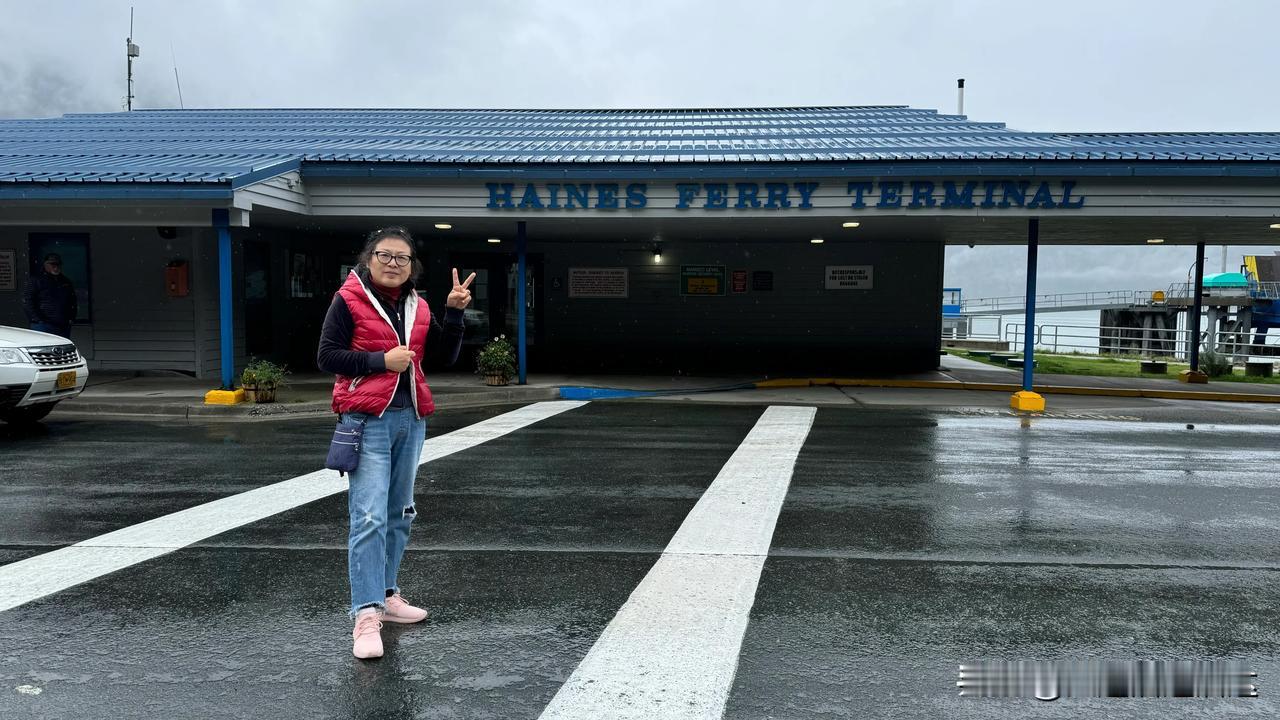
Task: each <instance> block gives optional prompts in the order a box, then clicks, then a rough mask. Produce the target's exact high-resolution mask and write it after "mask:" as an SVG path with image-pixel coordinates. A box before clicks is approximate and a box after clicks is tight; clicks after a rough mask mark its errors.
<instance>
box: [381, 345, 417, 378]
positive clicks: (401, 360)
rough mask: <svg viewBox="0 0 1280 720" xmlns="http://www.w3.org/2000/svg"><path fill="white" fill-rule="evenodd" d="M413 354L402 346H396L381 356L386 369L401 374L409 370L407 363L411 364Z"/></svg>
mask: <svg viewBox="0 0 1280 720" xmlns="http://www.w3.org/2000/svg"><path fill="white" fill-rule="evenodd" d="M413 357H414V353H413V351H412V350H410V349H409V348H407V347H405V346H404V345H398V346H396V347H394V348H392V349H390V350H388V351H387V352H386V353H385V354H384V355H383V360H384V361H385V362H386V365H387V369H388V370H390V371H392V372H397V373H402V372H404V371H405V370H408V369H409V363H411V362H413Z"/></svg>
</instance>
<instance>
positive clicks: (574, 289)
mask: <svg viewBox="0 0 1280 720" xmlns="http://www.w3.org/2000/svg"><path fill="white" fill-rule="evenodd" d="M626 296H627V269H626V268H624V267H608V268H569V297H571V298H625V297H626Z"/></svg>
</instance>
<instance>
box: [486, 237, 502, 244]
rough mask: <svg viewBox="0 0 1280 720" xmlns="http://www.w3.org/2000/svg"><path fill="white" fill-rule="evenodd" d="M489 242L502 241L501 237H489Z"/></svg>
mask: <svg viewBox="0 0 1280 720" xmlns="http://www.w3.org/2000/svg"><path fill="white" fill-rule="evenodd" d="M489 242H491V243H500V242H502V239H501V238H489Z"/></svg>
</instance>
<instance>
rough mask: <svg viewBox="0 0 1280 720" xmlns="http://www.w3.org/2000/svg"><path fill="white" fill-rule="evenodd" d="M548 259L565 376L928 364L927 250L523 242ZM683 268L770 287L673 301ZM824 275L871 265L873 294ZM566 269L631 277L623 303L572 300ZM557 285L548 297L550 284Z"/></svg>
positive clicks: (552, 338)
mask: <svg viewBox="0 0 1280 720" xmlns="http://www.w3.org/2000/svg"><path fill="white" fill-rule="evenodd" d="M530 251H531V252H541V253H543V255H544V257H545V259H546V284H547V285H548V288H547V290H546V295H545V298H546V300H545V302H546V307H545V310H544V312H545V316H544V321H545V324H546V328H545V332H546V335H545V340H544V342H545V344H546V345H547V346H548V347H547V349H548V351H550V352H551V356H552V358H554V362H555V363H556V364H557V365H564V366H566V367H588V368H589V367H592V366H594V367H596V368H608V367H653V368H667V369H689V370H699V369H706V368H717V367H727V368H738V369H742V370H745V371H752V372H794V371H800V370H804V371H816V372H824V373H839V372H840V371H841V370H845V369H847V370H851V371H852V370H857V369H866V368H872V367H876V368H879V367H884V368H892V369H896V370H908V369H915V370H919V369H927V368H933V367H936V366H937V360H938V356H937V352H938V347H939V333H940V322H941V321H940V317H941V297H940V296H941V293H940V291H939V288H941V285H942V245H941V243H936V242H897V243H892V242H891V243H874V244H865V245H864V244H856V243H827V244H824V245H818V246H815V245H810V244H808V243H807V242H805V241H803V240H800V241H794V240H793V241H789V242H787V243H786V244H781V243H770V244H765V243H732V242H723V241H721V242H684V241H679V242H667V243H665V244H664V248H663V259H662V262H661V263H659V264H655V263H654V262H653V260H652V254H651V252H650V251H649V250H648V249H647V247H639V246H636V245H635V244H632V245H627V244H621V243H577V242H575V243H547V242H540V243H531V247H530ZM681 265H723V266H724V267H725V270H726V274H727V276H728V277H727V280H728V281H729V282H731V281H732V272H733V271H734V270H747V271H748V278H749V280H748V282H750V273H751V272H752V271H756V270H769V271H772V272H773V275H774V278H773V281H774V289H773V290H772V291H756V290H753V289H751V288H750V285H749V286H748V291H747V292H746V293H744V294H733V293H732V292H727V294H726V295H724V296H706V297H703V296H681V295H680V266H681ZM828 265H871V266H873V267H874V287H873V289H871V290H827V289H825V284H826V283H825V280H826V268H827V266H828ZM570 267H627V268H629V286H630V287H629V297H628V298H627V299H625V300H622V299H584V298H570V297H569V295H568V287H567V284H568V283H567V276H568V269H569V268H570ZM557 278H558V279H560V284H561V287H560V288H559V289H552V287H551V286H552V285H553V283H554V280H555V279H557Z"/></svg>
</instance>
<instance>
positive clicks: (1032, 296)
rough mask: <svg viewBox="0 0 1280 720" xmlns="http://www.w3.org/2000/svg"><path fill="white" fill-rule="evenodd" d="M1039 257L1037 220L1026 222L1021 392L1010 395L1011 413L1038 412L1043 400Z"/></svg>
mask: <svg viewBox="0 0 1280 720" xmlns="http://www.w3.org/2000/svg"><path fill="white" fill-rule="evenodd" d="M1039 254H1040V219H1039V218H1031V219H1030V220H1028V221H1027V306H1026V326H1025V327H1026V329H1025V330H1024V331H1023V333H1022V390H1021V391H1019V392H1016V393H1014V394H1013V398H1012V399H1011V400H1010V402H1009V405H1010V407H1012V408H1013V409H1014V410H1029V411H1032V412H1040V411H1043V410H1044V398H1042V397H1040V395H1038V394H1037V393H1036V392H1035V390H1034V389H1033V388H1034V384H1033V381H1034V379H1035V364H1036V356H1035V345H1036V261H1037V259H1038V256H1039Z"/></svg>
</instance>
